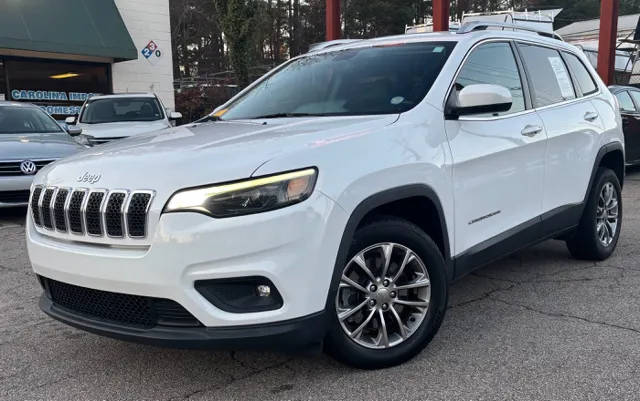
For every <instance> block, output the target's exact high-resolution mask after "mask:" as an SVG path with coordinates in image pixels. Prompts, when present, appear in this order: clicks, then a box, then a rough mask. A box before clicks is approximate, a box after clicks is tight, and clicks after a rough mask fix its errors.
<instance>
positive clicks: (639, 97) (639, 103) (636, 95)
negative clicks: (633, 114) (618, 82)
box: [629, 91, 640, 109]
mask: <svg viewBox="0 0 640 401" xmlns="http://www.w3.org/2000/svg"><path fill="white" fill-rule="evenodd" d="M629 94H630V95H631V97H632V98H633V102H634V103H635V104H636V109H637V108H638V107H640V92H638V91H629Z"/></svg>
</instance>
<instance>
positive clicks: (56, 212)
mask: <svg viewBox="0 0 640 401" xmlns="http://www.w3.org/2000/svg"><path fill="white" fill-rule="evenodd" d="M68 195H69V190H68V189H66V188H58V192H57V194H56V197H55V202H54V204H53V221H54V223H55V225H56V230H58V231H61V232H66V231H67V227H68V225H67V219H66V211H65V205H66V204H67V198H68V197H69V196H68Z"/></svg>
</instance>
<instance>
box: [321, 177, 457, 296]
mask: <svg viewBox="0 0 640 401" xmlns="http://www.w3.org/2000/svg"><path fill="white" fill-rule="evenodd" d="M410 206H419V209H418V212H425V216H422V215H421V214H420V213H416V211H414V210H413V209H412V208H410ZM412 214H413V217H412V216H411V215H412ZM382 215H384V216H394V217H399V218H403V219H406V220H408V221H411V222H412V223H414V224H416V225H418V226H419V227H420V228H422V229H423V230H424V231H425V232H426V233H427V234H429V235H430V236H431V237H432V239H433V240H434V242H436V244H437V245H438V247H439V249H440V250H441V252H442V256H443V258H444V260H445V264H446V266H447V276H448V279H449V280H450V279H451V278H452V277H453V264H452V262H451V260H452V258H451V248H450V244H449V232H448V229H447V221H446V218H445V214H444V210H443V208H442V203H441V202H440V198H439V197H438V195H437V194H436V192H435V191H434V190H433V189H432V188H431V187H429V186H428V185H424V184H411V185H404V186H399V187H395V188H391V189H386V190H384V191H381V192H378V193H375V194H373V195H370V196H369V197H367V198H365V199H364V200H363V201H361V202H360V203H359V204H358V205H357V206H356V207H355V208H354V210H353V212H352V213H351V215H350V216H349V219H348V220H347V224H346V226H345V229H344V231H343V233H342V238H341V240H340V246H339V248H338V253H337V256H336V262H335V265H334V271H333V276H332V279H331V286H330V290H329V295H328V297H327V305H326V307H327V308H329V307H330V302H331V300H332V299H333V298H334V297H335V290H334V289H335V288H336V286H337V283H338V282H339V280H340V273H341V272H342V267H343V265H344V264H345V263H346V258H347V254H348V252H349V247H350V245H351V239H352V238H353V235H354V234H355V232H356V230H357V229H358V227H361V226H362V225H363V224H366V223H367V222H368V221H370V220H372V219H374V218H375V217H376V216H382ZM434 218H437V225H429V223H433V222H434V221H433V219H434ZM425 228H426V229H425ZM434 233H436V234H437V235H434ZM434 237H435V238H434Z"/></svg>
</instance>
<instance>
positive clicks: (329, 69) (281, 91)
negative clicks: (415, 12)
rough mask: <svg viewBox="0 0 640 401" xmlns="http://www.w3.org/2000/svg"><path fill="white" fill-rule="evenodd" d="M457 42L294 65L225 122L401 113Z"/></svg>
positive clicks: (246, 98) (362, 51)
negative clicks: (271, 118)
mask: <svg viewBox="0 0 640 401" xmlns="http://www.w3.org/2000/svg"><path fill="white" fill-rule="evenodd" d="M454 46H455V42H423V43H407V44H397V45H385V46H374V47H366V48H358V49H348V50H341V51H334V52H329V53H324V54H316V55H309V56H306V57H303V58H299V59H296V60H293V61H291V62H290V63H288V64H286V65H285V66H284V67H282V68H281V69H280V70H279V71H278V72H276V73H274V74H273V75H272V76H270V77H268V78H267V79H265V80H264V81H262V82H261V83H259V84H258V85H257V86H256V87H254V88H253V89H251V90H250V91H249V92H247V93H246V94H244V95H243V96H242V97H240V98H239V99H237V100H235V101H234V102H233V103H231V105H230V106H229V110H228V111H227V112H226V113H224V114H223V115H222V117H221V119H222V120H234V119H252V118H269V117H296V116H308V115H312V116H335V115H366V114H393V113H402V112H404V111H407V110H409V109H411V108H413V107H414V106H415V105H416V104H418V103H419V102H420V101H421V100H422V99H423V98H424V97H425V95H426V94H427V92H428V91H429V89H430V88H431V85H432V84H433V82H434V81H435V79H436V78H437V76H438V74H439V73H440V70H441V69H442V66H443V65H444V63H445V61H446V60H447V58H448V57H449V54H450V53H451V49H453V47H454Z"/></svg>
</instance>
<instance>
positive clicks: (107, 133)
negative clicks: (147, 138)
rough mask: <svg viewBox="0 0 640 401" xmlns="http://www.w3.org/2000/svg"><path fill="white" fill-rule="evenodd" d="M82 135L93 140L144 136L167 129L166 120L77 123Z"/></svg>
mask: <svg viewBox="0 0 640 401" xmlns="http://www.w3.org/2000/svg"><path fill="white" fill-rule="evenodd" d="M78 127H80V128H82V133H83V134H84V135H89V136H92V137H95V138H114V137H123V136H132V135H139V134H144V133H146V132H152V131H157V130H160V129H163V128H167V127H169V125H168V124H167V121H166V120H158V121H120V122H116V123H103V124H83V123H79V124H78Z"/></svg>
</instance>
